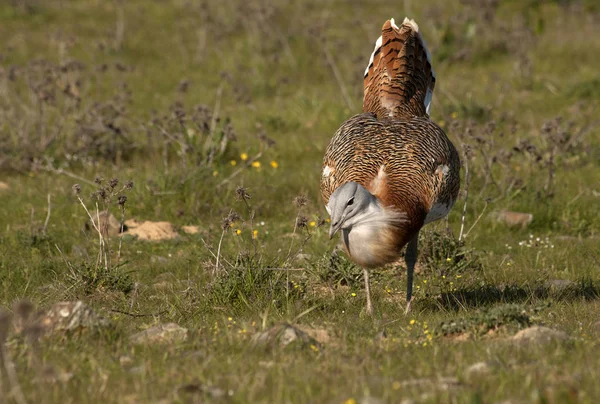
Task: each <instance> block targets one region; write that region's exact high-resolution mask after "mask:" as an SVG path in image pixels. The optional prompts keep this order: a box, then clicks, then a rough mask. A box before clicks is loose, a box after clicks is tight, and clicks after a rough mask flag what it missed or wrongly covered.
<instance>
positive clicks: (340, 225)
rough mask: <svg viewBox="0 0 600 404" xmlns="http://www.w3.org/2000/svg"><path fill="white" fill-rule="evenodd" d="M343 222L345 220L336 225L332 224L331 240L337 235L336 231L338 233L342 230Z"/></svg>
mask: <svg viewBox="0 0 600 404" xmlns="http://www.w3.org/2000/svg"><path fill="white" fill-rule="evenodd" d="M342 223H344V222H343V221H341V220H340V221H339V222H338V224H337V225H336V226H334V225H333V224H332V225H331V227H330V228H329V240H331V239H332V238H333V236H335V233H337V232H338V230H340V228H341V227H342Z"/></svg>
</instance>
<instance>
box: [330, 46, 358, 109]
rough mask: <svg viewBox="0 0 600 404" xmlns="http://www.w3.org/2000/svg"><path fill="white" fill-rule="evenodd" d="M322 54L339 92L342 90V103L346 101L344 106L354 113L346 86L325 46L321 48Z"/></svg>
mask: <svg viewBox="0 0 600 404" xmlns="http://www.w3.org/2000/svg"><path fill="white" fill-rule="evenodd" d="M323 53H325V59H327V63H328V64H329V66H330V67H331V70H332V71H333V76H334V77H335V81H337V84H338V86H340V90H342V96H343V97H344V101H346V105H348V108H350V110H352V111H354V103H353V102H352V98H350V95H349V93H348V89H347V88H346V84H344V79H343V78H342V75H341V74H340V71H339V69H338V68H337V65H336V64H335V60H333V57H332V56H331V53H329V49H327V45H324V46H323Z"/></svg>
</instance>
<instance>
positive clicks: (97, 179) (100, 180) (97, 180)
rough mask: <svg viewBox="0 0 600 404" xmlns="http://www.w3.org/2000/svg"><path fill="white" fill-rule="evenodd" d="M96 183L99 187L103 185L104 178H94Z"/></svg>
mask: <svg viewBox="0 0 600 404" xmlns="http://www.w3.org/2000/svg"><path fill="white" fill-rule="evenodd" d="M94 182H95V183H96V184H98V185H102V183H103V182H104V178H102V177H96V178H94Z"/></svg>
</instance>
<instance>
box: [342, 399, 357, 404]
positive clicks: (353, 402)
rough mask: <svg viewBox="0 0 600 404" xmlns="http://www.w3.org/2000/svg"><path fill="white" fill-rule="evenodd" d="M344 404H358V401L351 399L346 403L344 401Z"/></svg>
mask: <svg viewBox="0 0 600 404" xmlns="http://www.w3.org/2000/svg"><path fill="white" fill-rule="evenodd" d="M344 404H356V400H355V399H353V398H349V399H347V400H346V401H344Z"/></svg>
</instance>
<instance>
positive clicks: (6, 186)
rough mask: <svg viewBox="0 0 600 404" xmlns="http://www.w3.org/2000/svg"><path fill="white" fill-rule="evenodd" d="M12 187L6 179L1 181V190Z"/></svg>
mask: <svg viewBox="0 0 600 404" xmlns="http://www.w3.org/2000/svg"><path fill="white" fill-rule="evenodd" d="M9 189H10V186H9V185H8V184H7V183H6V182H4V181H0V191H8V190H9Z"/></svg>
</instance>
